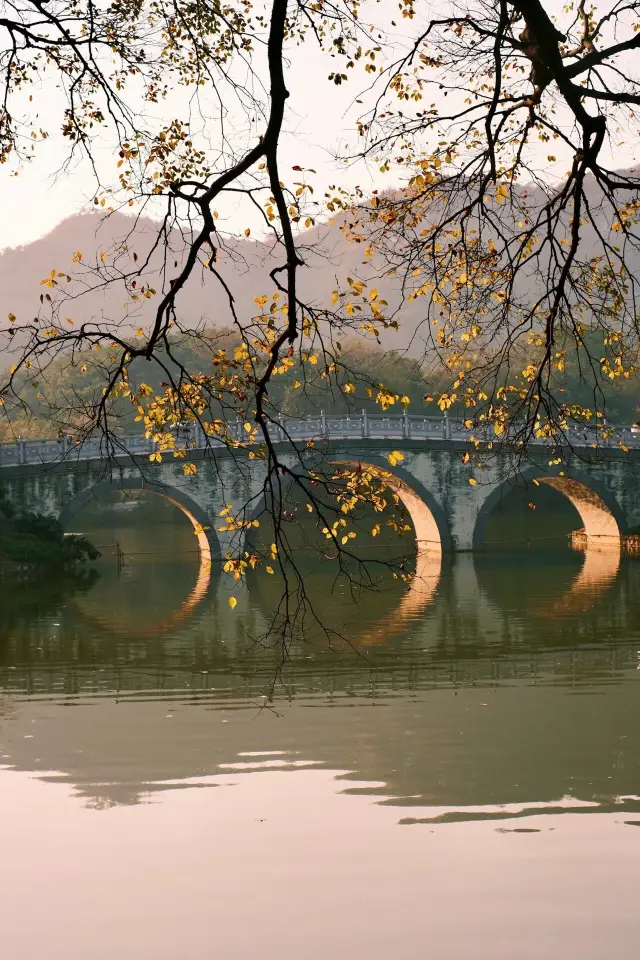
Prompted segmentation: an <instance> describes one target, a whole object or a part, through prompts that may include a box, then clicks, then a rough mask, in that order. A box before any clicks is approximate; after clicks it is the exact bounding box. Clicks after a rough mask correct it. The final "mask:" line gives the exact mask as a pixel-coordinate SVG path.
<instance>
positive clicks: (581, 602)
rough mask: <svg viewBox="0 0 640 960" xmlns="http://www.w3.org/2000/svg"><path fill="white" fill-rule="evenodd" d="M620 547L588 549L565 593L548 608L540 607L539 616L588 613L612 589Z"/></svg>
mask: <svg viewBox="0 0 640 960" xmlns="http://www.w3.org/2000/svg"><path fill="white" fill-rule="evenodd" d="M621 553H622V551H621V549H620V544H619V542H618V544H615V543H614V544H612V545H611V546H608V547H605V548H604V549H603V548H602V547H598V546H597V545H596V546H587V548H586V550H585V551H584V562H583V564H582V569H581V570H580V573H579V574H578V576H577V577H574V579H573V580H572V582H571V586H570V587H569V589H568V590H567V592H566V593H565V594H564V596H562V597H561V598H560V600H558V601H556V603H554V604H553V605H552V606H551V607H549V608H548V609H547V608H544V607H540V608H539V610H538V612H537V613H538V616H542V617H557V616H570V615H573V614H576V613H583V612H584V611H585V610H589V609H590V607H592V606H593V605H594V604H595V603H598V602H599V601H600V600H601V599H602V597H603V595H604V594H605V593H606V592H607V591H608V590H609V589H611V587H612V586H613V584H614V583H615V579H616V577H617V575H618V571H619V570H620V559H621Z"/></svg>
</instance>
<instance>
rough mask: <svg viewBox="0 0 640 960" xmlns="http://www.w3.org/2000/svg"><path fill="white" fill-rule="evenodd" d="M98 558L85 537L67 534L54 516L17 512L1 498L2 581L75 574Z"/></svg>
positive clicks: (0, 564) (0, 570) (97, 552)
mask: <svg viewBox="0 0 640 960" xmlns="http://www.w3.org/2000/svg"><path fill="white" fill-rule="evenodd" d="M99 556H100V553H99V551H98V550H97V549H96V548H95V547H94V545H93V544H92V543H91V542H90V541H89V540H87V538H86V537H83V536H81V535H78V534H69V535H65V533H64V530H63V529H62V527H61V525H60V524H59V523H58V521H57V520H55V519H54V518H53V517H47V516H44V515H42V514H38V513H18V512H17V511H16V510H14V508H13V507H12V505H11V504H9V503H7V502H6V501H4V500H1V499H0V579H2V580H6V579H12V578H14V577H24V576H27V577H29V576H37V575H38V574H39V573H43V574H47V575H50V574H51V573H52V572H56V573H58V574H60V575H66V574H73V573H76V572H78V570H79V568H82V567H83V566H84V565H85V564H86V563H90V562H92V561H94V560H97V559H98V557H99Z"/></svg>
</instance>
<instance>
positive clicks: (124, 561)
mask: <svg viewBox="0 0 640 960" xmlns="http://www.w3.org/2000/svg"><path fill="white" fill-rule="evenodd" d="M117 492H118V493H120V491H117ZM136 493H137V495H136V496H135V497H132V498H125V499H124V500H123V499H122V498H120V500H119V502H118V501H116V500H114V498H113V496H105V495H104V494H103V496H102V497H101V498H100V500H99V501H98V502H97V503H96V502H95V501H94V503H93V505H89V506H88V507H87V508H86V509H85V511H83V512H81V513H79V514H78V516H77V518H76V524H77V525H78V526H82V528H83V532H84V533H85V534H86V535H87V536H88V537H89V539H90V540H92V541H93V542H94V543H95V544H96V546H97V547H98V549H99V550H100V551H101V553H102V558H101V560H100V561H99V565H98V568H99V571H100V576H99V579H98V580H97V581H96V583H95V585H94V588H93V590H92V591H91V592H90V593H89V594H87V595H86V596H83V597H81V598H78V599H77V600H75V601H73V602H72V607H73V610H74V611H75V613H76V615H77V616H78V617H80V618H81V619H82V620H84V621H85V622H87V623H90V624H91V625H92V626H93V627H94V628H97V629H98V631H99V632H100V633H102V634H105V635H107V636H109V635H110V636H118V637H125V636H126V637H129V638H133V637H137V638H147V639H149V638H155V637H161V636H163V635H166V634H168V633H170V632H171V631H172V629H173V628H176V627H177V626H178V625H179V624H181V623H182V622H184V621H186V620H188V619H189V618H190V617H192V616H193V615H194V614H195V612H196V610H197V609H198V607H199V606H200V605H201V604H202V602H203V600H204V599H205V597H206V596H207V595H208V594H209V593H210V590H211V585H212V561H211V552H210V549H209V542H208V540H207V538H206V536H205V537H204V543H203V542H201V543H199V544H197V543H196V542H195V540H194V537H193V533H192V530H191V526H193V524H194V522H196V523H197V521H196V520H195V518H194V517H193V515H190V514H189V512H188V511H187V510H186V509H185V507H184V504H178V503H175V502H174V500H173V498H171V497H169V496H167V495H166V494H164V493H163V494H160V495H158V494H157V491H148V490H146V489H143V490H138V491H137V492H136ZM148 493H152V496H147V494H148ZM185 517H186V519H187V520H189V521H190V524H191V526H190V525H189V524H187V523H186V522H185V519H184V518H185ZM201 536H202V535H201ZM123 548H124V549H123ZM116 611H117V613H116Z"/></svg>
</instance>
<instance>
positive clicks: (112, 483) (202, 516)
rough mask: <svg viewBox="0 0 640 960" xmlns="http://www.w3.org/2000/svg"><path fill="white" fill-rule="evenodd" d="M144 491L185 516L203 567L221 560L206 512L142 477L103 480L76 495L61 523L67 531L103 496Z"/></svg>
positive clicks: (176, 491)
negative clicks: (164, 501)
mask: <svg viewBox="0 0 640 960" xmlns="http://www.w3.org/2000/svg"><path fill="white" fill-rule="evenodd" d="M133 490H142V491H144V493H151V494H153V495H154V496H158V497H162V498H163V499H164V500H166V501H167V502H168V503H171V504H173V505H174V506H175V507H178V509H179V510H180V511H181V512H182V513H183V514H184V515H185V517H186V518H187V519H188V520H189V522H190V523H191V525H192V527H193V529H194V533H195V536H196V540H197V542H198V548H199V550H200V563H201V564H208V565H209V566H210V565H211V561H212V560H213V559H219V557H220V545H219V543H218V538H217V535H216V532H215V529H214V521H213V520H212V519H211V518H210V517H209V516H208V515H207V513H206V512H205V511H204V510H203V508H202V507H201V506H200V505H199V504H198V503H196V502H195V500H192V499H191V497H188V496H187V495H186V494H185V493H183V492H182V491H181V490H177V489H176V488H175V487H171V486H169V485H167V484H164V483H157V482H151V481H149V480H146V479H143V478H142V477H137V478H136V477H133V478H132V479H121V480H116V479H113V480H103V481H101V482H99V483H95V484H92V485H91V486H90V487H87V489H86V490H82V491H81V492H80V493H78V494H76V495H75V496H74V497H73V499H72V500H70V501H69V502H68V503H67V504H65V506H64V507H63V509H62V511H61V513H60V516H59V520H60V523H61V525H62V528H63V530H64V529H66V528H67V527H68V526H69V524H70V523H71V521H72V520H73V518H74V517H75V516H76V514H77V513H79V512H80V510H82V509H83V508H84V507H87V506H89V505H90V504H91V503H94V502H95V501H96V500H97V499H98V498H99V497H100V496H102V495H104V494H107V493H121V492H126V491H133Z"/></svg>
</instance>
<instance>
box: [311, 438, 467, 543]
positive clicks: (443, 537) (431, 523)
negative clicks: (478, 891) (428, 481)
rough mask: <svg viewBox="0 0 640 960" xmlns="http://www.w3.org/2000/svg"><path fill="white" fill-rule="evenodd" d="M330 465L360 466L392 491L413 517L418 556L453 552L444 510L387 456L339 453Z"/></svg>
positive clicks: (330, 459) (417, 482) (409, 474)
mask: <svg viewBox="0 0 640 960" xmlns="http://www.w3.org/2000/svg"><path fill="white" fill-rule="evenodd" d="M327 462H328V463H329V464H330V465H332V466H345V467H358V466H361V467H363V468H364V469H366V470H369V471H371V473H372V474H373V475H374V476H377V477H379V478H380V479H381V480H383V481H384V482H385V483H386V484H387V485H388V486H389V488H390V489H391V490H393V492H394V493H395V494H396V495H397V496H398V498H399V500H400V502H401V503H402V504H403V506H404V507H405V509H406V511H407V513H408V514H409V517H410V518H411V523H412V524H413V529H414V533H415V538H416V547H417V552H418V554H422V553H425V552H429V553H442V552H443V551H449V550H451V535H450V533H449V527H448V524H447V520H446V517H445V514H444V511H443V510H442V507H441V506H440V504H439V503H438V502H437V500H436V499H435V497H434V496H433V495H432V494H431V493H430V492H429V491H428V490H427V489H426V488H425V487H424V486H423V485H422V484H421V483H420V481H419V480H417V479H416V478H415V477H414V476H413V475H412V474H411V473H409V471H408V470H404V469H403V468H402V467H398V466H396V467H391V466H390V465H389V463H388V462H387V461H386V460H385V458H384V457H376V456H367V457H366V458H362V457H349V456H346V455H339V454H338V455H335V456H331V457H329V458H328V460H327Z"/></svg>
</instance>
